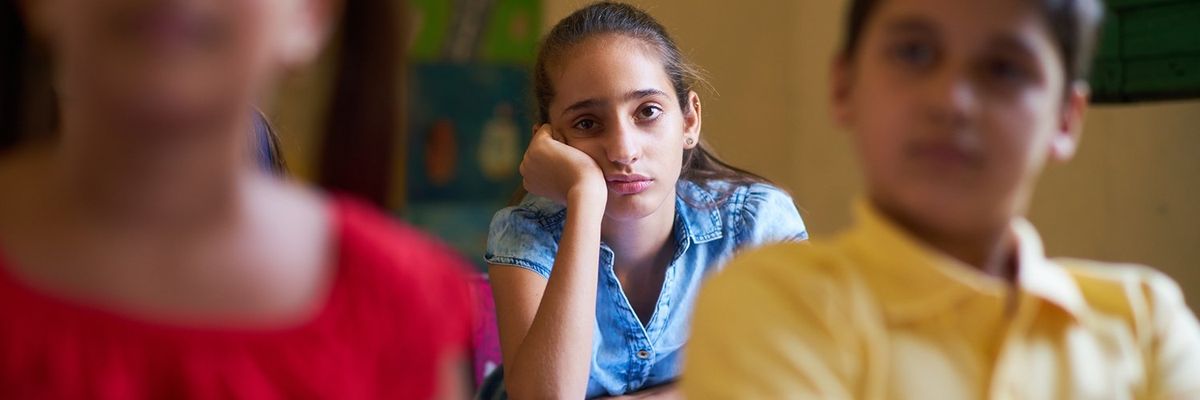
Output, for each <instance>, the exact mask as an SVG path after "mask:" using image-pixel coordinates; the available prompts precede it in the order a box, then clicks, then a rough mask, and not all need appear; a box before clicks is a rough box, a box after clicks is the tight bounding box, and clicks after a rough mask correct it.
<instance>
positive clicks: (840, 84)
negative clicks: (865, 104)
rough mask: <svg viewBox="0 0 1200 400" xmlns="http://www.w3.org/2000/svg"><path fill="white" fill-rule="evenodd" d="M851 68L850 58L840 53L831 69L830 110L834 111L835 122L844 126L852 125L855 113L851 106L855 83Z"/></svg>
mask: <svg viewBox="0 0 1200 400" xmlns="http://www.w3.org/2000/svg"><path fill="white" fill-rule="evenodd" d="M850 68H851V62H850V60H847V59H846V57H845V56H842V55H839V56H837V57H834V59H833V65H832V67H831V68H830V69H829V100H830V111H831V112H832V113H833V120H834V122H836V123H837V124H838V125H841V126H842V127H843V128H845V127H848V126H849V125H850V123H851V120H853V115H854V113H853V111H852V110H851V107H850V89H851V85H852V84H853V82H852V81H851V79H852V77H851V71H850Z"/></svg>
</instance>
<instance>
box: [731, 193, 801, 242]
mask: <svg viewBox="0 0 1200 400" xmlns="http://www.w3.org/2000/svg"><path fill="white" fill-rule="evenodd" d="M740 220H741V225H740V227H739V229H738V246H739V247H758V246H761V245H764V244H768V243H775V242H796V241H802V240H807V239H808V229H807V228H806V227H805V226H804V220H803V219H801V218H800V212H799V211H798V210H797V209H796V205H795V204H794V203H793V202H792V197H791V196H789V195H788V194H787V193H785V192H784V191H782V190H780V189H779V188H776V187H774V186H771V185H766V184H754V185H751V186H750V188H749V193H748V194H747V195H746V200H745V204H744V205H743V207H742V209H741V210H740Z"/></svg>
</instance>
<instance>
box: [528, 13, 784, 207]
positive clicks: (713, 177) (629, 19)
mask: <svg viewBox="0 0 1200 400" xmlns="http://www.w3.org/2000/svg"><path fill="white" fill-rule="evenodd" d="M604 34H616V35H622V36H627V37H630V38H633V39H637V40H640V41H642V42H643V43H645V44H646V45H647V46H650V47H651V48H653V49H654V50H655V51H656V52H657V53H658V55H659V57H660V58H661V61H662V64H663V69H664V70H665V71H666V73H667V78H668V79H669V80H670V81H671V86H672V89H673V90H674V94H675V97H676V98H677V99H678V100H679V106H680V108H681V109H682V110H683V111H684V112H685V113H687V112H689V111H688V110H690V107H688V106H689V105H688V95H689V93H691V92H692V91H693V89H694V88H695V87H696V85H698V84H702V83H703V82H704V79H703V77H702V76H701V73H700V71H699V69H698V68H696V67H695V66H693V65H691V64H689V63H688V62H687V61H686V60H685V59H684V57H683V54H682V53H681V52H680V51H679V47H678V46H677V45H676V44H675V41H674V40H673V39H671V36H670V35H668V34H667V30H666V28H664V27H663V26H662V24H659V23H658V21H656V20H655V19H654V17H651V16H650V14H647V13H646V12H645V11H642V10H640V9H638V8H637V7H634V6H631V5H628V4H624V3H616V2H607V1H604V2H598V3H592V4H590V5H588V6H586V7H583V8H581V9H579V10H577V11H575V12H574V13H571V15H569V16H567V17H566V18H563V20H562V21H559V22H558V24H555V25H554V28H553V29H551V30H550V33H549V34H547V35H546V38H545V39H544V40H543V41H542V44H541V47H540V48H539V49H538V54H537V61H536V63H535V65H534V72H533V86H534V97H535V99H536V101H537V112H538V114H537V120H538V123H542V124H544V123H548V122H550V112H549V107H550V100H551V99H553V98H554V87H553V85H552V82H551V80H550V74H549V71H548V69H549V68H550V66H551V65H552V64H554V63H557V62H559V61H560V60H559V59H560V58H561V57H563V55H564V54H566V53H567V51H568V50H570V48H572V47H573V46H575V45H577V44H579V43H581V42H583V41H584V40H587V39H590V38H592V37H596V36H599V35H604ZM679 179H680V180H687V181H691V182H694V183H698V184H701V185H707V184H709V183H712V182H715V181H724V182H730V183H735V184H749V183H769V181H768V180H767V179H766V178H763V177H761V176H759V175H756V174H754V173H751V172H749V171H746V170H743V169H741V168H738V167H734V166H732V165H729V164H728V163H726V162H724V161H722V160H721V159H719V158H717V156H716V154H715V153H714V152H713V151H712V150H709V149H708V146H707V145H706V144H705V143H704V141H703V140H701V141H700V143H698V144H697V145H696V147H694V148H692V149H688V150H685V151H684V153H683V168H682V169H681V171H680V174H679ZM722 197H724V196H722Z"/></svg>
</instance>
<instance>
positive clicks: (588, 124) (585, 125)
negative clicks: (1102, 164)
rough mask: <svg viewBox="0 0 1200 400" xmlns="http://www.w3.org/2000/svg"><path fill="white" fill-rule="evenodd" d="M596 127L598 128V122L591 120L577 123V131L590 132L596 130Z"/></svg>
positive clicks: (582, 120)
mask: <svg viewBox="0 0 1200 400" xmlns="http://www.w3.org/2000/svg"><path fill="white" fill-rule="evenodd" d="M595 127H596V121H592V120H590V119H581V120H579V122H576V123H575V129H579V130H584V131H590V130H592V128H595Z"/></svg>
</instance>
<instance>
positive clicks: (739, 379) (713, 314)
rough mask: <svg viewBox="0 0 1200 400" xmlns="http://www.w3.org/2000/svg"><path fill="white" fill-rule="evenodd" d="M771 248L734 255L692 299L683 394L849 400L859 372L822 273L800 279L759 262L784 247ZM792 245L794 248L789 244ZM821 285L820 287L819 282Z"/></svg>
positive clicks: (851, 331) (775, 259)
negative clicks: (854, 380) (772, 269)
mask: <svg viewBox="0 0 1200 400" xmlns="http://www.w3.org/2000/svg"><path fill="white" fill-rule="evenodd" d="M784 246H787V247H797V246H795V245H786V244H785V245H779V246H771V247H767V248H764V249H760V250H756V251H753V252H750V253H747V254H744V255H743V256H740V257H739V258H737V259H736V260H735V261H734V262H733V263H732V264H731V265H730V266H729V268H728V269H726V271H725V272H723V273H721V274H720V275H717V276H715V277H713V278H712V279H711V280H710V281H709V282H708V284H706V286H705V287H704V288H703V289H702V290H701V293H700V296H699V298H698V300H697V303H696V314H695V317H694V319H693V325H692V327H693V332H692V337H691V339H690V342H689V344H688V350H687V356H686V357H685V358H684V359H685V361H684V362H685V364H684V371H683V378H682V380H681V385H682V389H683V392H684V397H685V398H688V399H785V398H789V399H810V398H811V399H852V398H858V397H861V396H858V395H857V394H856V393H855V391H854V390H855V386H854V385H853V379H854V376H855V374H856V372H854V371H858V370H861V369H862V368H863V365H862V364H861V362H860V361H859V360H863V359H864V356H865V355H864V354H860V353H856V350H855V348H854V345H853V343H855V342H856V339H854V338H855V337H856V335H855V332H856V331H855V327H853V326H851V325H850V324H849V323H847V322H846V321H847V320H846V319H845V318H844V317H839V316H838V315H832V316H831V315H829V314H830V313H829V311H830V310H837V309H841V308H840V307H838V303H839V301H838V300H836V299H834V298H824V296H823V295H815V296H806V295H802V294H797V293H826V294H831V293H837V292H840V291H838V290H836V287H837V286H838V285H837V284H835V283H832V282H831V281H830V280H828V279H822V278H820V277H814V279H811V280H809V281H807V282H800V281H798V280H796V279H794V278H797V277H799V275H780V274H776V273H773V272H775V271H771V269H770V268H762V267H763V263H779V262H783V261H782V260H781V257H780V255H781V254H785V253H788V252H789V251H787V250H785V249H782V248H783V247H784ZM793 250H794V249H793ZM822 287H823V288H822Z"/></svg>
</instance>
